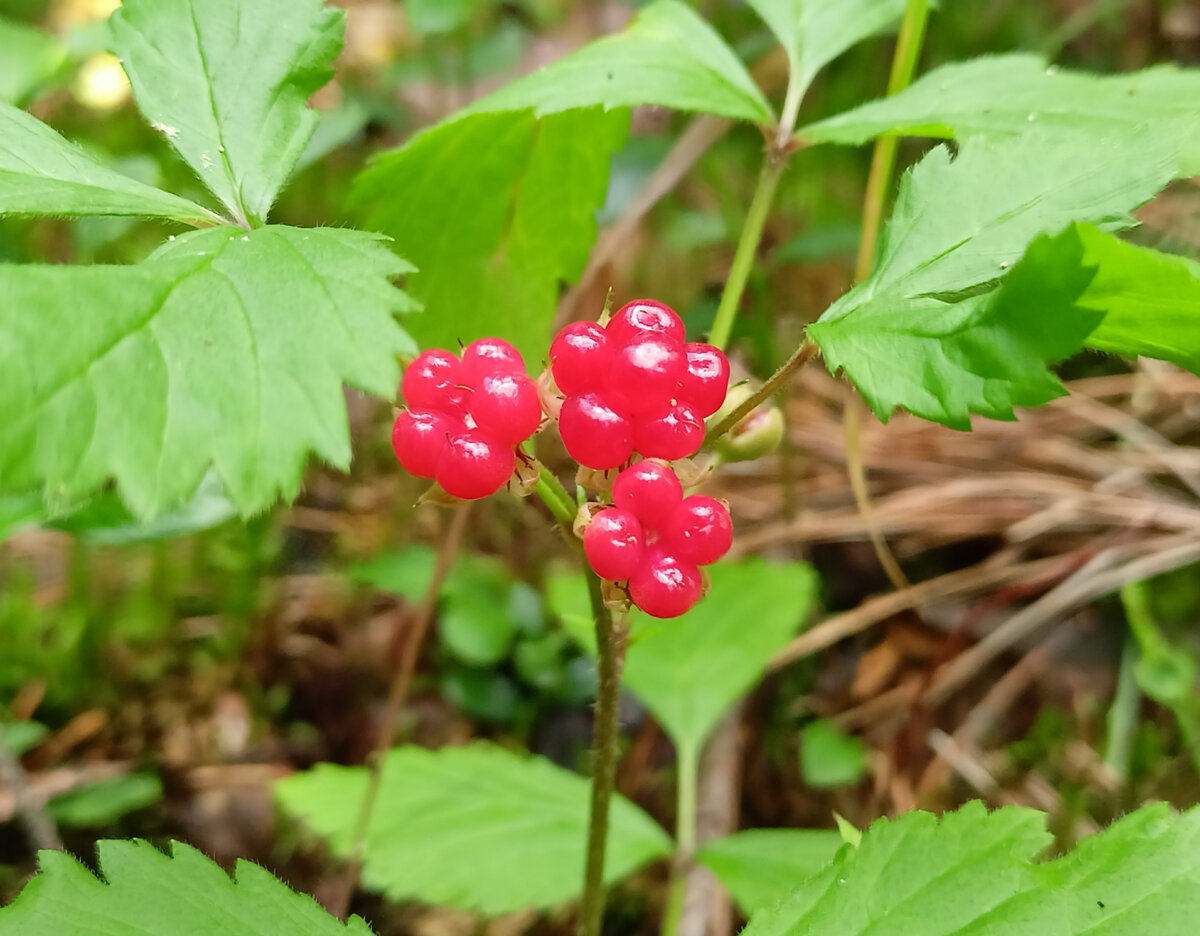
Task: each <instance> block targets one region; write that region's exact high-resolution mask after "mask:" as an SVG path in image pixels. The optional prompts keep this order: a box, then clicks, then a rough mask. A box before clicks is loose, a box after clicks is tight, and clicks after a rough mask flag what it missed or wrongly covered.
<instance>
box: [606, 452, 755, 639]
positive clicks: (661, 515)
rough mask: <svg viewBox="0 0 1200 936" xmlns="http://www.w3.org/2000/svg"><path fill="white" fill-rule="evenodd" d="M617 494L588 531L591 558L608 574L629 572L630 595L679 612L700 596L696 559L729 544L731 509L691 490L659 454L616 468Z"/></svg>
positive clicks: (651, 608)
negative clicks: (686, 490)
mask: <svg viewBox="0 0 1200 936" xmlns="http://www.w3.org/2000/svg"><path fill="white" fill-rule="evenodd" d="M612 499H613V506H612V507H607V508H604V509H602V510H600V511H599V512H598V513H597V514H596V515H595V516H594V517H593V518H592V521H591V523H589V524H588V525H587V527H586V529H584V531H583V551H584V552H585V553H586V554H587V560H588V564H589V565H591V567H592V570H593V571H594V572H595V573H596V574H597V575H599V576H600V577H601V578H603V579H608V580H609V581H614V582H616V581H625V580H628V582H629V597H630V600H632V601H633V603H634V604H635V605H637V606H638V607H639V608H641V609H642V610H643V611H645V612H646V613H647V614H649V615H651V616H653V617H657V618H671V617H678V616H679V615H680V614H683V613H684V612H685V611H687V610H688V609H689V608H691V607H692V605H694V604H695V603H696V602H697V601H698V600H699V599H700V595H701V592H702V591H703V587H704V582H703V579H702V577H701V575H700V570H699V568H698V567H699V566H702V565H708V564H710V563H713V562H716V561H717V560H718V559H720V558H721V557H722V556H723V555H725V553H726V552H727V551H728V550H729V544H730V543H731V542H732V540H733V522H732V521H731V520H730V518H729V511H728V510H727V509H726V507H725V505H724V504H722V503H721V502H720V501H719V500H715V499H714V498H711V497H705V496H704V495H702V494H693V495H692V496H691V497H686V498H685V497H684V496H683V485H681V484H680V483H679V478H678V477H676V475H675V472H674V471H672V470H671V468H670V466H669V465H664V464H662V463H661V462H657V461H640V462H636V463H634V464H633V465H630V466H629V467H628V468H626V469H625V470H624V471H622V472H621V473H620V474H618V475H617V477H616V480H615V481H614V482H613V489H612Z"/></svg>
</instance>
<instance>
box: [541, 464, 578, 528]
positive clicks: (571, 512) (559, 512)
mask: <svg viewBox="0 0 1200 936" xmlns="http://www.w3.org/2000/svg"><path fill="white" fill-rule="evenodd" d="M537 495H538V497H540V498H541V499H542V503H544V504H545V505H546V506H547V507H549V508H550V512H551V513H552V514H554V519H555V520H557V521H558V522H559V523H560V524H562V525H563V526H564V527H566V530H567V532H568V533H569V532H571V528H572V526H573V525H574V523H575V514H576V511H577V509H578V508H577V507H576V504H575V501H573V500H572V499H571V495H570V494H568V493H567V489H566V488H564V487H563V486H562V485H561V484H560V483H559V480H558V478H556V477H554V475H553V474H552V473H551V471H550V469H549V468H547V467H546V466H545V465H543V464H541V462H539V463H538V483H537Z"/></svg>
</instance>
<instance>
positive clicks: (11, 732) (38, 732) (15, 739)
mask: <svg viewBox="0 0 1200 936" xmlns="http://www.w3.org/2000/svg"><path fill="white" fill-rule="evenodd" d="M0 733H2V734H3V735H4V742H3V743H4V746H5V747H6V748H7V749H8V752H9V753H10V754H13V755H15V756H17V757H20V756H21V755H22V754H24V753H25V752H26V751H32V750H33V749H34V748H35V747H37V746H38V745H39V744H41V743H42V742H43V741H44V740H45V739H46V737H47V736H48V735H49V734H50V729H49V728H47V727H46V726H45V725H43V724H42V723H41V722H32V721H21V722H0Z"/></svg>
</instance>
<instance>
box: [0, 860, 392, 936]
mask: <svg viewBox="0 0 1200 936" xmlns="http://www.w3.org/2000/svg"><path fill="white" fill-rule="evenodd" d="M97 853H98V856H99V860H100V868H101V871H102V873H103V874H104V879H103V880H99V879H97V878H96V876H95V875H94V874H92V872H91V871H89V870H88V869H87V868H85V867H84V866H83V865H81V864H80V863H79V862H78V861H76V860H75V859H74V858H72V857H71V856H70V855H68V854H67V853H66V852H59V851H43V852H41V853H40V854H39V855H38V868H39V873H38V875H37V876H36V877H35V878H34V879H33V880H32V881H30V882H29V883H28V884H27V885H25V889H24V890H23V891H21V893H20V895H19V896H18V897H17V899H16V900H15V901H14V902H13V903H12V904H11V905H10V906H8V907H4V908H0V936H95V934H97V933H101V932H102V933H104V934H105V936H196V934H198V933H212V934H216V933H220V934H221V936H301V934H302V936H339V934H346V933H350V934H352V936H371V930H370V927H368V926H367V925H366V923H364V922H363V921H362V920H361V919H360V918H358V917H352V918H351V919H350V921H349V922H348V923H342V922H341V921H340V920H338V919H336V918H334V917H332V916H330V915H329V914H328V913H326V912H325V911H324V910H322V909H321V908H320V907H319V906H318V905H317V903H316V901H314V900H313V899H312V898H311V897H307V896H304V895H302V894H297V893H295V892H294V891H292V890H290V889H289V888H288V887H287V885H285V884H282V883H280V881H279V880H278V879H277V878H275V877H274V876H273V875H271V874H270V873H268V872H267V871H265V870H264V869H263V868H260V867H259V866H258V865H256V864H252V863H251V862H249V861H239V862H238V864H237V870H236V873H235V875H234V879H233V880H231V879H230V878H229V875H227V874H226V873H225V872H224V871H223V870H221V868H220V867H219V866H218V865H216V864H214V863H213V862H212V861H210V860H209V859H208V858H206V857H205V856H204V855H203V854H201V853H200V852H199V851H197V850H196V849H194V848H192V847H191V846H190V845H184V844H183V843H181V842H174V843H172V846H171V855H170V856H168V855H164V854H163V853H162V852H160V851H159V850H158V849H156V848H155V847H154V846H153V845H151V844H150V843H149V842H143V841H140V840H134V841H104V842H101V843H100V844H99V846H98V847H97Z"/></svg>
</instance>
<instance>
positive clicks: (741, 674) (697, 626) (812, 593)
mask: <svg viewBox="0 0 1200 936" xmlns="http://www.w3.org/2000/svg"><path fill="white" fill-rule="evenodd" d="M708 571H709V574H710V577H711V578H712V591H711V592H710V593H709V594H708V595H707V596H706V597H705V598H704V599H703V600H702V601H701V602H700V603H699V604H698V605H696V607H694V608H693V609H692V610H691V611H689V612H687V614H684V615H682V616H680V617H677V618H672V619H671V620H669V621H659V620H655V619H654V618H650V617H648V616H647V615H644V614H642V613H641V612H639V611H637V610H636V609H635V610H634V611H633V612H632V614H631V618H630V619H631V622H632V637H631V640H630V643H629V647H628V649H627V650H626V653H625V671H624V674H623V679H624V682H625V685H626V686H628V687H629V688H630V689H632V690H633V692H634V693H636V694H637V697H638V698H639V699H640V700H641V701H642V702H643V703H644V704H645V706H646V707H647V708H648V709H650V711H652V712H653V713H654V715H655V717H656V718H658V720H659V721H660V722H661V723H662V726H663V729H664V730H665V731H666V732H667V733H668V734H669V735H670V736H671V738H672V739H673V740H674V741H675V743H676V744H677V745H678V746H680V747H681V748H685V747H686V748H688V749H689V750H690V751H692V752H696V751H699V749H700V745H701V744H703V742H704V739H705V738H706V737H708V734H709V732H710V731H712V729H713V728H714V727H715V726H716V724H717V722H718V721H719V720H720V719H721V717H722V716H723V715H724V714H725V712H726V711H727V710H728V709H729V707H730V706H731V705H732V704H733V703H734V702H736V701H737V699H738V698H739V697H740V696H741V695H742V693H744V692H745V691H746V690H747V689H749V688H750V687H751V686H752V685H754V683H755V682H757V681H758V679H759V678H760V677H761V676H762V673H763V670H764V668H765V667H766V665H767V662H768V661H769V660H770V659H771V657H772V656H773V655H774V654H775V652H776V651H777V650H779V649H780V648H781V647H782V646H783V645H784V644H785V643H787V641H788V640H789V639H790V638H791V637H792V635H793V634H794V633H795V632H796V630H797V628H799V627H800V625H801V624H803V623H804V621H805V618H806V617H807V616H808V614H809V612H810V611H811V610H812V605H813V602H814V601H815V599H816V586H817V577H816V574H815V573H814V572H813V570H812V568H811V567H810V566H808V565H806V564H804V563H800V562H793V563H788V564H786V565H774V564H771V563H768V562H766V561H765V560H763V559H759V558H753V559H743V560H741V561H739V562H720V563H717V564H716V565H713V566H710V567H709V569H708ZM547 601H548V603H549V604H550V607H551V608H552V609H553V610H554V612H555V613H556V614H558V615H559V616H560V617H561V618H562V619H563V625H564V628H565V629H566V630H567V631H568V632H569V633H570V634H571V636H572V637H573V638H574V639H575V640H577V641H578V642H579V644H580V645H581V646H583V647H585V648H586V649H587V650H588V651H589V652H593V653H594V652H595V643H594V638H593V637H592V624H591V614H590V612H589V611H588V598H587V589H586V584H585V583H584V581H583V578H582V576H574V575H569V576H556V577H555V578H553V579H551V582H550V586H549V588H548V590H547ZM747 621H753V622H754V626H753V627H748V626H747V624H746V622H747Z"/></svg>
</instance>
